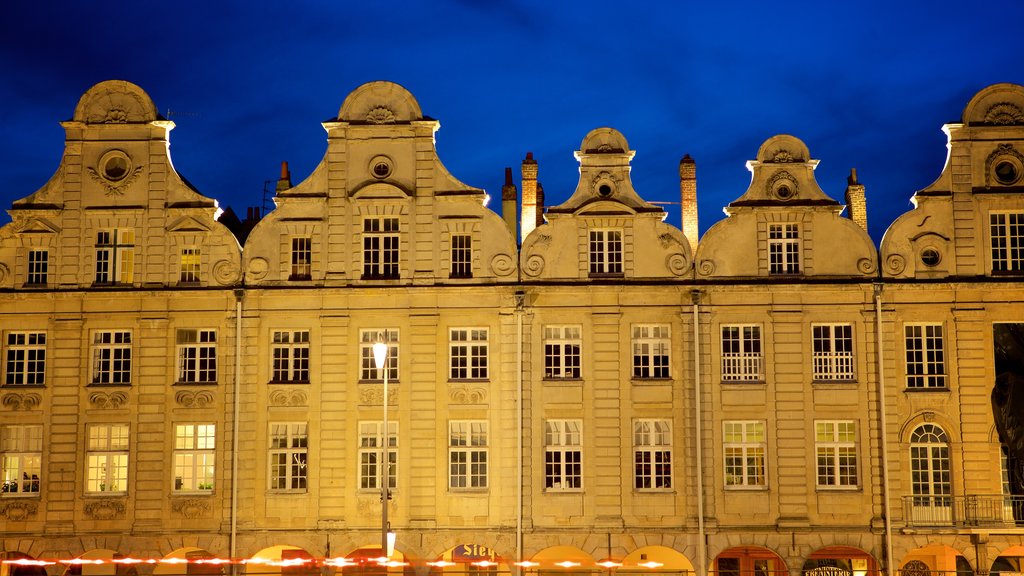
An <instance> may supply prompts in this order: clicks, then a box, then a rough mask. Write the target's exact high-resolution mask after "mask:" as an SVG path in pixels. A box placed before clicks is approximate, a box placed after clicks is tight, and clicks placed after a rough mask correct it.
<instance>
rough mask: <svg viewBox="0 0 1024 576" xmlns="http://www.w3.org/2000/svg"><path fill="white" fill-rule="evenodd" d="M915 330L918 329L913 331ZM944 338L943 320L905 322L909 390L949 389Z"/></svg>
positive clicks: (905, 351) (906, 367) (904, 338)
mask: <svg viewBox="0 0 1024 576" xmlns="http://www.w3.org/2000/svg"><path fill="white" fill-rule="evenodd" d="M936 330H937V331H938V334H937V335H936V333H935V331H936ZM912 331H919V333H918V334H911V332H912ZM945 338H946V335H945V329H944V326H943V324H942V323H940V322H932V323H927V322H907V323H904V324H903V350H904V365H903V366H904V369H905V370H906V387H907V390H914V391H920V390H949V374H948V367H947V365H946V340H945Z"/></svg>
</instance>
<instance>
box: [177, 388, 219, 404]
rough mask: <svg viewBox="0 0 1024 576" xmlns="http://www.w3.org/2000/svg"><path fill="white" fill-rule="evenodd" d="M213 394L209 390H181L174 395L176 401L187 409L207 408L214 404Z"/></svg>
mask: <svg viewBox="0 0 1024 576" xmlns="http://www.w3.org/2000/svg"><path fill="white" fill-rule="evenodd" d="M213 400H214V398H213V392H210V391H209V390H199V391H196V392H193V391H191V390H179V391H178V392H177V393H176V394H175V395H174V401H175V402H177V403H178V405H179V406H184V407H185V408H206V407H207V406H209V405H211V404H213Z"/></svg>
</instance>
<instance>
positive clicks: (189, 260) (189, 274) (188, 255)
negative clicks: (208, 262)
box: [178, 246, 203, 285]
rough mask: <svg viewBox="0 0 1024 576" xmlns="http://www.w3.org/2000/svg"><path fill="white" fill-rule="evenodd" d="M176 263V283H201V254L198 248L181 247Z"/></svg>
mask: <svg viewBox="0 0 1024 576" xmlns="http://www.w3.org/2000/svg"><path fill="white" fill-rule="evenodd" d="M179 256H180V259H179V261H178V283H179V284H187V285H191V284H199V283H200V282H201V281H202V275H201V272H202V267H203V253H202V251H201V250H200V248H199V246H182V248H181V250H180V252H179Z"/></svg>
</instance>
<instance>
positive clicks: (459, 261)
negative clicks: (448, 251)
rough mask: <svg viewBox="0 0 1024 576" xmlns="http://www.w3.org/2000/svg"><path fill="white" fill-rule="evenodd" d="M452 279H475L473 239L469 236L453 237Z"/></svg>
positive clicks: (456, 235)
mask: <svg viewBox="0 0 1024 576" xmlns="http://www.w3.org/2000/svg"><path fill="white" fill-rule="evenodd" d="M451 277H452V278H472V277H473V237H472V236H470V235H469V234H453V235H452V270H451Z"/></svg>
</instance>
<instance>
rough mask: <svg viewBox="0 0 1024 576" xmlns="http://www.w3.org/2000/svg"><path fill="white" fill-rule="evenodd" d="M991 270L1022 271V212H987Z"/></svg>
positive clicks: (1023, 221) (1023, 266)
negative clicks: (990, 246) (990, 244)
mask: <svg viewBox="0 0 1024 576" xmlns="http://www.w3.org/2000/svg"><path fill="white" fill-rule="evenodd" d="M989 238H990V241H991V243H992V272H1021V271H1024V212H998V213H993V214H989Z"/></svg>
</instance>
